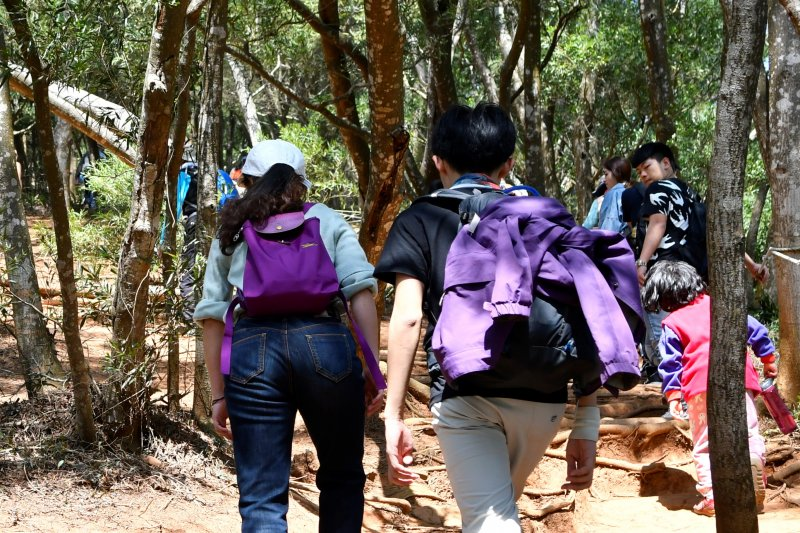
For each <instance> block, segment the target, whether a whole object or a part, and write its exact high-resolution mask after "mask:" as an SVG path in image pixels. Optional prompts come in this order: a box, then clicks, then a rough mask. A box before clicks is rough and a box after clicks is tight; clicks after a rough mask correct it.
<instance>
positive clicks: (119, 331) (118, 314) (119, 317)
mask: <svg viewBox="0 0 800 533" xmlns="http://www.w3.org/2000/svg"><path fill="white" fill-rule="evenodd" d="M187 4H188V0H179V1H177V2H172V1H167V0H162V1H160V2H159V6H158V11H157V15H156V20H155V23H154V25H153V34H152V38H151V41H150V53H149V57H148V62H147V71H146V73H145V80H144V89H143V98H142V112H141V114H140V116H141V123H140V126H139V133H138V142H139V153H138V156H137V158H136V161H137V165H136V180H135V181H134V184H133V192H132V194H131V214H130V218H129V220H128V228H127V230H126V232H125V237H124V238H123V242H122V249H121V251H120V258H119V267H118V269H117V272H118V274H117V283H116V287H115V291H114V301H113V313H114V320H113V339H114V344H113V346H114V347H115V349H114V353H113V357H115V358H116V359H117V360H118V361H120V362H122V365H121V366H122V369H123V372H124V374H125V376H126V378H125V381H124V382H123V385H124V386H122V390H121V391H120V392H121V396H120V399H119V401H120V402H121V405H122V411H123V412H124V413H125V414H126V417H127V418H126V419H125V420H124V422H123V423H122V425H121V427H120V428H119V429H118V430H116V431H114V432H113V433H114V435H113V436H114V437H116V438H119V439H120V441H121V445H122V446H123V447H124V448H126V449H129V450H134V451H138V450H141V446H142V425H143V423H144V417H145V416H146V406H147V402H148V399H149V398H148V390H147V386H146V380H145V378H146V377H147V376H146V375H145V374H146V369H147V368H148V364H147V363H148V361H147V354H148V350H147V344H146V338H145V326H146V321H147V310H148V305H149V300H150V299H149V289H150V264H151V260H152V257H153V249H154V247H155V244H156V238H157V236H158V230H159V226H160V224H159V222H160V215H161V203H162V201H163V199H164V188H165V184H166V169H167V158H168V156H169V146H168V141H169V134H170V125H171V124H172V114H173V104H174V98H175V73H176V69H177V66H178V58H179V55H180V43H181V36H182V35H183V23H184V17H185V15H186V6H187ZM131 376H132V379H131Z"/></svg>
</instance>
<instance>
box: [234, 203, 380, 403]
mask: <svg viewBox="0 0 800 533" xmlns="http://www.w3.org/2000/svg"><path fill="white" fill-rule="evenodd" d="M313 205H314V204H311V203H306V204H305V205H304V206H303V211H296V212H292V213H282V214H279V215H274V216H272V217H270V218H269V219H267V221H266V222H264V223H263V224H261V225H258V226H254V225H253V224H252V223H251V222H250V221H249V220H248V221H246V222H245V223H244V224H243V225H242V235H244V239H245V242H247V247H248V250H247V259H246V262H245V267H244V279H243V283H242V285H243V287H242V289H240V290H239V291H238V293H237V295H236V297H235V298H234V299H233V301H232V302H231V304H230V305H229V306H228V311H227V313H226V314H225V335H224V337H223V339H222V352H221V355H220V370H221V371H222V373H223V374H226V375H227V374H229V373H230V358H231V344H232V341H233V311H234V309H235V308H236V306H237V305H239V306H240V307H241V309H242V311H243V312H244V314H245V315H247V316H252V317H265V316H274V317H281V316H293V315H300V316H303V315H307V316H315V315H319V314H320V313H322V312H324V311H325V310H326V309H328V307H329V306H330V304H331V301H333V299H334V298H336V297H339V298H341V299H342V301H343V302H344V307H345V310H346V311H347V316H348V318H349V319H350V323H351V324H352V325H353V329H354V330H355V333H356V337H357V338H358V342H359V344H360V345H361V349H362V351H363V352H364V359H365V361H366V363H367V367H368V368H369V371H370V373H371V374H372V378H373V380H374V381H375V385H376V386H377V388H378V389H379V390H380V389H385V388H386V382H385V381H384V379H383V375H382V374H381V371H380V368H379V367H378V363H377V362H376V359H375V357H374V355H373V353H372V350H371V349H370V347H369V345H368V344H367V342H366V340H365V339H364V335H363V334H362V333H361V329H360V328H359V327H358V324H356V322H355V320H353V317H352V315H351V314H350V310H349V307H348V305H347V300H346V299H345V296H344V293H343V292H342V291H341V289H340V288H339V277H338V276H337V275H336V269H335V268H334V265H333V261H331V258H330V256H329V255H328V251H327V250H326V249H325V243H324V242H323V241H322V236H321V235H320V232H319V219H318V218H308V219H306V218H305V216H304V215H305V213H306V212H308V210H309V209H310V208H311V207H312V206H313Z"/></svg>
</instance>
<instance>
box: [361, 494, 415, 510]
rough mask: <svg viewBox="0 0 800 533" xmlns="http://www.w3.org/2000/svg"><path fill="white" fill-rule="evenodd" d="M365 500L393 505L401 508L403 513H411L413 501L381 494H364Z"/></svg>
mask: <svg viewBox="0 0 800 533" xmlns="http://www.w3.org/2000/svg"><path fill="white" fill-rule="evenodd" d="M364 501H365V502H367V503H378V504H384V505H391V506H393V507H397V508H398V509H400V510H401V511H402V512H403V514H411V503H410V502H409V501H408V500H405V499H403V498H389V497H388V496H381V495H380V494H366V495H364Z"/></svg>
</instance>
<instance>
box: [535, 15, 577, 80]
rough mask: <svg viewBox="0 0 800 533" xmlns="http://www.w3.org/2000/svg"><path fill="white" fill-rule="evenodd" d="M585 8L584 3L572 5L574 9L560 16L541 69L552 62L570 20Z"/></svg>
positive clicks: (540, 66)
mask: <svg viewBox="0 0 800 533" xmlns="http://www.w3.org/2000/svg"><path fill="white" fill-rule="evenodd" d="M585 8H586V6H585V5H584V4H575V5H574V6H572V9H570V10H569V11H567V12H566V13H565V14H564V15H561V17H559V19H558V24H556V29H555V31H554V32H553V39H552V40H551V41H550V46H549V47H548V48H547V53H546V54H545V55H544V59H542V63H541V64H540V65H539V70H544V69H545V67H546V66H547V64H548V63H549V62H550V58H551V57H552V56H553V52H555V50H556V46H557V45H558V39H559V38H560V37H561V34H562V33H563V32H564V30H565V29H567V26H568V25H569V23H570V22H572V19H574V18H575V17H577V16H578V13H580V12H581V10H582V9H585Z"/></svg>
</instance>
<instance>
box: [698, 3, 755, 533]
mask: <svg viewBox="0 0 800 533" xmlns="http://www.w3.org/2000/svg"><path fill="white" fill-rule="evenodd" d="M721 4H722V8H723V10H724V11H725V14H726V30H727V31H726V32H725V35H726V40H725V50H724V53H723V56H724V57H723V69H722V80H721V83H720V92H719V97H718V100H717V119H716V129H715V139H714V151H713V154H712V157H711V165H710V173H709V186H708V191H709V196H708V198H709V200H708V204H709V213H708V234H709V239H708V251H709V278H710V283H711V295H712V297H713V298H714V300H713V303H712V309H711V319H712V325H711V353H710V357H709V359H710V361H709V373H708V374H709V375H708V426H709V445H710V452H711V453H710V455H711V477H712V480H713V484H714V500H715V504H716V520H717V530H718V531H730V532H734V533H736V532H755V531H758V520H757V517H756V511H755V494H754V491H753V485H752V482H745V483H743V482H742V480H743V479H751V473H750V456H749V450H748V444H747V424H746V420H747V417H746V416H745V405H744V398H745V387H744V375H745V357H747V355H746V353H745V339H746V323H747V305H746V300H745V290H744V269H742V254H743V253H744V246H743V244H744V242H743V241H744V239H743V224H742V197H743V192H744V170H745V164H746V160H747V147H748V130H749V127H750V119H751V116H752V112H753V105H754V100H755V93H756V85H757V83H758V75H759V68H760V60H761V53H762V50H763V49H764V27H765V24H766V2H765V0H723V1H722V2H721Z"/></svg>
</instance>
